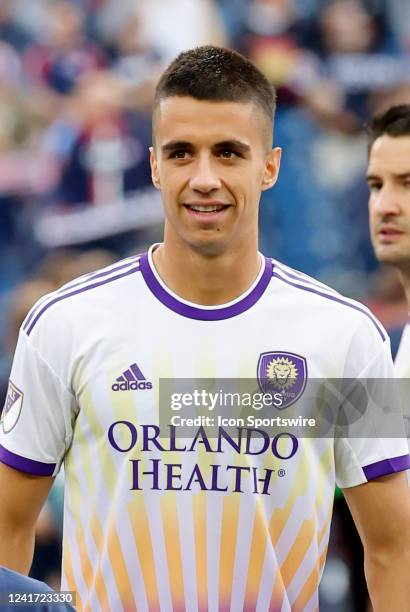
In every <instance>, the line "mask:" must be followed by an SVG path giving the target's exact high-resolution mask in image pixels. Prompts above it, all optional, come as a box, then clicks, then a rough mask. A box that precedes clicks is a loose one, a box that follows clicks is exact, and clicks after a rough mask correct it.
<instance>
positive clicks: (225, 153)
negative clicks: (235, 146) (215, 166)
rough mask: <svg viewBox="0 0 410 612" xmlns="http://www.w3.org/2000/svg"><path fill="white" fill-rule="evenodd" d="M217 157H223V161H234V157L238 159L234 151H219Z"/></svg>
mask: <svg viewBox="0 0 410 612" xmlns="http://www.w3.org/2000/svg"><path fill="white" fill-rule="evenodd" d="M219 156H220V157H223V159H234V158H235V157H238V154H237V153H236V151H232V150H231V149H222V150H221V151H219Z"/></svg>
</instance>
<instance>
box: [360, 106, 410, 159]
mask: <svg viewBox="0 0 410 612" xmlns="http://www.w3.org/2000/svg"><path fill="white" fill-rule="evenodd" d="M384 134H387V135H388V136H393V137H397V136H410V104H400V105H398V106H391V107H390V108H389V109H388V110H387V111H384V112H383V113H380V114H378V115H376V116H375V117H373V119H372V120H371V121H370V123H369V125H368V126H367V135H368V138H369V152H370V151H371V148H372V146H373V144H374V142H375V140H377V139H378V138H380V136H383V135H384Z"/></svg>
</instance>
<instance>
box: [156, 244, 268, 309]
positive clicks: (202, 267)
mask: <svg viewBox="0 0 410 612" xmlns="http://www.w3.org/2000/svg"><path fill="white" fill-rule="evenodd" d="M251 247H252V248H250V246H249V244H247V245H242V247H241V246H240V247H238V248H236V249H235V250H231V249H230V250H229V252H224V253H220V254H218V255H212V256H211V255H204V254H203V253H200V252H199V251H197V250H195V249H193V248H192V247H188V246H187V245H183V248H174V247H173V245H172V244H169V243H167V241H166V240H165V241H164V244H162V245H160V246H159V247H158V248H157V249H155V251H154V253H153V260H154V265H155V268H156V270H157V272H158V274H159V275H160V277H161V278H162V280H163V281H164V283H165V284H166V285H167V287H168V288H169V289H170V290H171V291H173V292H174V293H176V294H177V295H178V296H179V297H181V298H183V299H184V300H187V301H189V302H194V303H196V304H201V305H203V306H217V305H219V304H225V303H226V302H230V301H231V300H234V299H235V298H237V297H239V296H240V295H241V294H242V293H244V292H245V291H246V290H247V289H249V287H250V286H251V285H252V283H253V282H254V281H255V279H256V277H257V276H258V273H259V272H260V267H261V259H260V256H259V254H258V250H257V244H256V241H255V244H254V245H251Z"/></svg>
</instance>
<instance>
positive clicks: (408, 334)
mask: <svg viewBox="0 0 410 612" xmlns="http://www.w3.org/2000/svg"><path fill="white" fill-rule="evenodd" d="M394 369H395V370H396V375H397V377H398V378H410V319H409V321H408V322H407V325H406V326H405V327H404V329H403V333H402V336H401V340H400V345H399V350H398V351H397V355H396V359H395V360H394Z"/></svg>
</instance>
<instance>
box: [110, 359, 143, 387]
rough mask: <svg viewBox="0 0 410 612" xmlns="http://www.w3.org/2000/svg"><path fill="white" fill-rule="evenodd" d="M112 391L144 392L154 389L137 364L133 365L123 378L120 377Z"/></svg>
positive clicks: (123, 374)
mask: <svg viewBox="0 0 410 612" xmlns="http://www.w3.org/2000/svg"><path fill="white" fill-rule="evenodd" d="M111 389H112V390H113V391H137V390H138V389H139V390H142V391H144V390H145V389H152V383H151V382H150V381H148V380H147V379H146V378H145V376H144V374H143V373H142V372H141V370H140V369H139V367H138V366H137V364H136V363H133V364H132V365H130V367H129V368H128V369H127V370H125V372H123V373H122V374H121V376H118V378H117V379H116V382H115V383H114V384H113V385H112V387H111Z"/></svg>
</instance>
